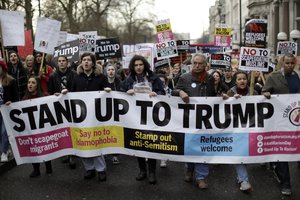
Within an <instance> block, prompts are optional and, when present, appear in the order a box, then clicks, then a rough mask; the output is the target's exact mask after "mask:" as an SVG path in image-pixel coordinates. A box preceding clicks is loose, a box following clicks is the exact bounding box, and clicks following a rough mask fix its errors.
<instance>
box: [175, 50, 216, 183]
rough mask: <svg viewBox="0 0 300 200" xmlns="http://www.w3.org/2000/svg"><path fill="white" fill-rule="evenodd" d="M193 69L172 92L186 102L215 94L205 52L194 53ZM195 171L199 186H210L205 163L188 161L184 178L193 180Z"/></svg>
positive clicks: (189, 180) (184, 75)
mask: <svg viewBox="0 0 300 200" xmlns="http://www.w3.org/2000/svg"><path fill="white" fill-rule="evenodd" d="M191 63H192V71H191V72H188V73H185V74H183V75H181V76H180V78H179V80H178V82H177V85H176V88H175V90H173V92H172V94H173V95H174V96H180V97H181V99H182V100H183V101H184V102H185V103H189V97H206V96H215V90H214V83H213V79H209V74H208V73H207V71H206V70H205V69H206V66H207V61H206V57H205V56H204V55H203V54H194V55H193V57H192V60H191ZM194 172H195V179H196V182H197V186H198V187H199V188H200V189H206V188H208V184H207V181H206V178H207V176H208V174H209V167H208V165H207V164H203V163H195V164H194V163H186V173H185V177H184V180H185V181H186V182H191V181H192V179H193V174H194Z"/></svg>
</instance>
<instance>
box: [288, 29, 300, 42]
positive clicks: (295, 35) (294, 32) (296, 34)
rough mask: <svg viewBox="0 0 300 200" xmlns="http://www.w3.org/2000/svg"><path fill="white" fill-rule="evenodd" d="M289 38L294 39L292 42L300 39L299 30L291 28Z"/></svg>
mask: <svg viewBox="0 0 300 200" xmlns="http://www.w3.org/2000/svg"><path fill="white" fill-rule="evenodd" d="M290 38H291V39H293V40H294V42H297V40H298V39H300V31H298V30H292V31H291V32H290Z"/></svg>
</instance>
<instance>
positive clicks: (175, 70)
mask: <svg viewBox="0 0 300 200" xmlns="http://www.w3.org/2000/svg"><path fill="white" fill-rule="evenodd" d="M180 76H181V65H180V63H175V64H174V65H173V67H172V79H171V81H170V84H172V88H175V86H176V84H177V82H178V79H179V77H180Z"/></svg>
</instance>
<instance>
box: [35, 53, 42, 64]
mask: <svg viewBox="0 0 300 200" xmlns="http://www.w3.org/2000/svg"><path fill="white" fill-rule="evenodd" d="M42 58H43V56H42V54H39V53H38V54H36V56H35V61H36V62H37V63H39V64H40V63H41V62H42Z"/></svg>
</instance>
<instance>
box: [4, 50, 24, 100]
mask: <svg viewBox="0 0 300 200" xmlns="http://www.w3.org/2000/svg"><path fill="white" fill-rule="evenodd" d="M8 56H9V62H8V71H7V72H8V74H9V75H11V76H12V77H14V79H16V82H17V87H18V96H19V99H22V98H23V96H24V94H25V91H26V85H27V71H26V69H25V68H24V66H23V64H22V62H21V60H20V57H19V55H18V54H17V53H16V52H15V51H10V52H8Z"/></svg>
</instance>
